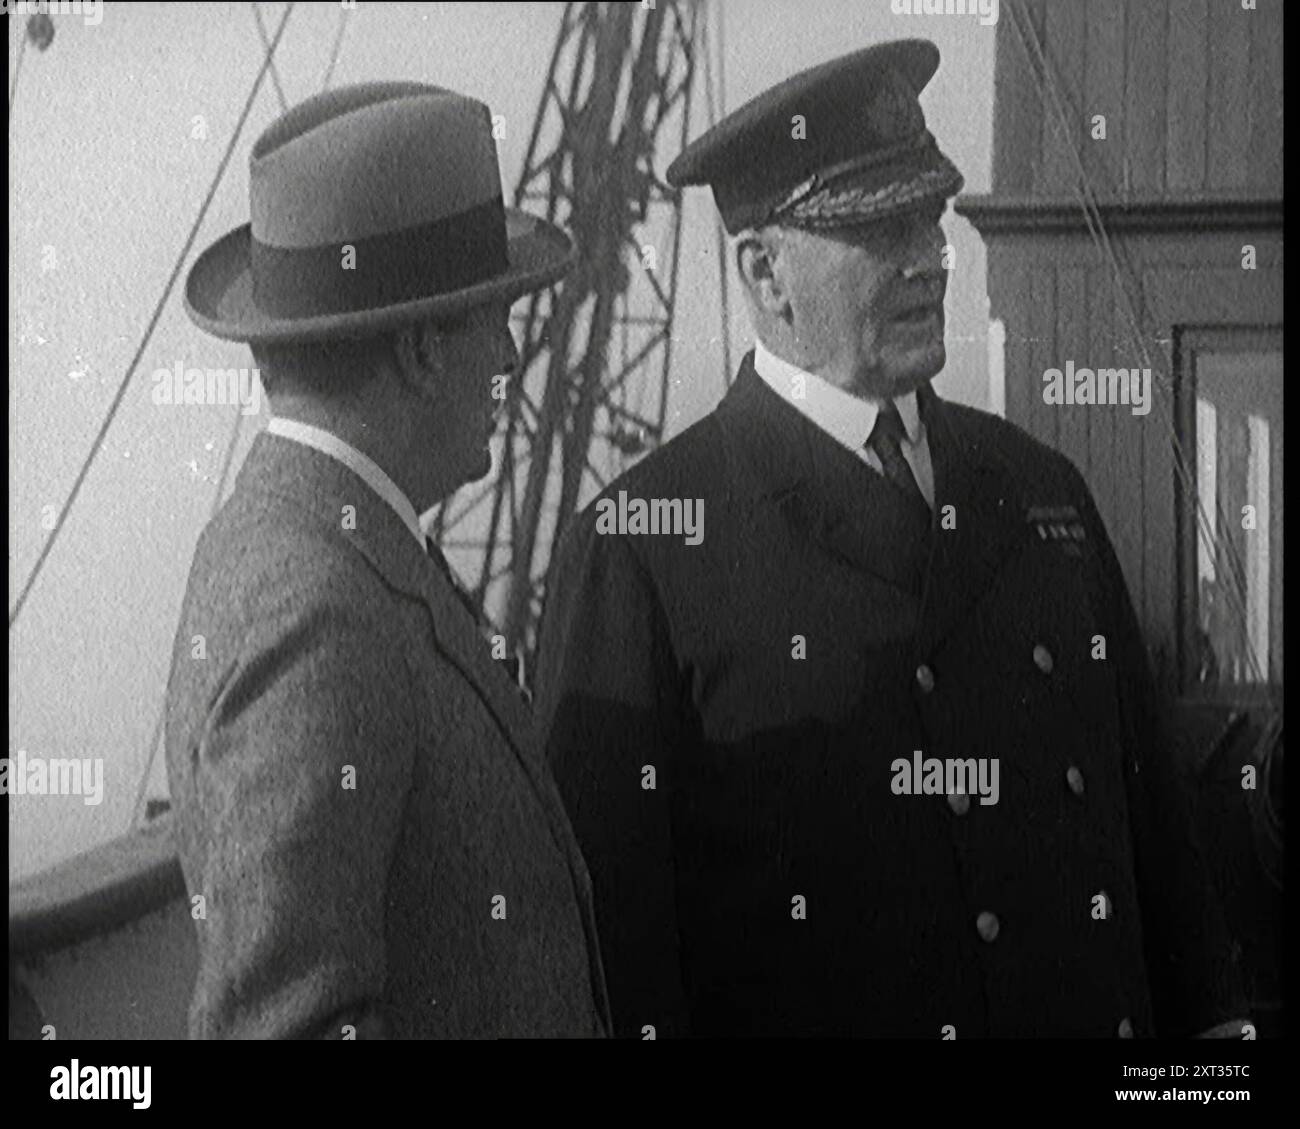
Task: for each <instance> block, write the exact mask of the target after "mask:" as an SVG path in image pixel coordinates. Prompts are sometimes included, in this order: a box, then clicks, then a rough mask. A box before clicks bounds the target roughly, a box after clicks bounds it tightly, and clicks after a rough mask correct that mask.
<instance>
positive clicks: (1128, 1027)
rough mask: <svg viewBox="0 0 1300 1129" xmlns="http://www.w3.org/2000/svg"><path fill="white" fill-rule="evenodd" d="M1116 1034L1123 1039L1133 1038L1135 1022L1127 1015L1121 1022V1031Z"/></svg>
mask: <svg viewBox="0 0 1300 1129" xmlns="http://www.w3.org/2000/svg"><path fill="white" fill-rule="evenodd" d="M1116 1034H1117V1035H1118V1036H1119V1037H1120V1038H1121V1039H1131V1038H1133V1021H1132V1020H1131V1019H1129V1017H1128V1016H1127V1015H1126V1016H1125V1017H1124V1018H1123V1019H1121V1020H1120V1021H1119V1029H1118V1030H1117V1031H1116Z"/></svg>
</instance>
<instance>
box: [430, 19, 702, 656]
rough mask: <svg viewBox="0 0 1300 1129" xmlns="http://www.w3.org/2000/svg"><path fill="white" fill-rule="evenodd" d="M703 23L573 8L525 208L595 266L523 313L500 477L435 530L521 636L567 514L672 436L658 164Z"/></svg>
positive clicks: (665, 206) (671, 240)
mask: <svg viewBox="0 0 1300 1129" xmlns="http://www.w3.org/2000/svg"><path fill="white" fill-rule="evenodd" d="M704 34H705V27H704V11H703V8H702V5H700V4H699V3H698V2H696V0H659V2H658V3H656V4H654V5H653V6H649V5H646V6H643V5H639V4H598V3H584V4H569V5H567V7H566V8H565V11H564V15H563V18H562V20H561V24H560V30H559V34H558V36H557V38H556V43H555V49H554V51H553V53H552V56H551V62H550V66H549V69H548V72H547V77H546V84H545V87H544V89H543V92H542V97H541V101H540V104H539V107H538V112H537V115H536V118H535V119H534V123H533V130H532V135H531V140H530V142H529V146H528V152H527V157H526V158H525V161H524V168H523V172H522V174H521V175H520V178H519V182H518V184H517V186H516V189H515V203H516V204H517V205H519V206H529V207H530V208H531V209H532V210H535V211H544V213H545V215H546V216H547V217H548V218H550V219H552V220H554V221H556V222H558V223H560V224H561V225H562V226H564V227H565V228H566V229H567V230H569V231H570V232H571V233H572V234H573V236H574V239H575V240H576V242H577V245H578V248H579V263H578V265H577V266H576V267H575V268H574V270H573V271H572V273H570V274H569V275H568V276H567V277H566V279H565V280H564V282H563V284H562V285H561V286H560V287H559V288H558V290H556V291H552V292H551V293H549V294H546V295H538V296H536V297H534V298H532V299H531V300H530V301H529V304H528V306H527V310H526V312H525V313H524V315H523V317H522V319H521V322H520V324H521V327H522V328H521V332H520V333H519V339H520V352H521V365H520V376H519V378H518V379H516V380H515V381H512V387H511V393H510V399H509V400H508V401H507V405H506V411H505V415H506V422H505V436H504V448H503V450H502V451H501V452H500V454H499V458H498V468H497V473H496V476H495V478H494V479H492V480H491V481H490V482H485V483H481V484H478V485H477V486H475V487H469V488H467V489H465V490H463V491H461V492H460V493H459V494H457V495H456V496H455V497H454V498H452V499H451V500H449V502H448V503H447V504H446V505H444V506H443V507H442V509H441V510H440V512H439V513H438V515H437V517H436V519H435V522H434V525H433V529H432V533H433V535H434V536H435V537H436V538H437V539H438V541H439V543H440V544H442V545H444V546H445V547H446V549H447V551H448V556H449V557H450V558H451V559H452V561H453V563H454V564H455V565H456V567H457V569H458V571H459V572H460V573H461V575H462V576H466V577H467V580H468V581H469V583H470V584H471V585H472V587H473V589H474V594H475V596H476V597H477V599H478V600H479V601H480V602H481V603H482V604H483V605H484V607H485V608H487V609H488V611H489V612H490V613H491V614H492V616H493V618H494V620H495V621H496V623H497V624H498V625H499V626H500V627H501V629H502V631H503V633H504V634H505V636H506V638H507V640H508V641H509V643H510V645H511V646H512V647H514V646H516V645H518V644H522V645H523V647H524V648H525V649H526V650H528V651H529V652H531V651H532V649H533V647H534V645H535V642H536V638H535V636H536V627H537V621H538V617H539V616H540V612H541V599H542V594H543V593H544V591H545V581H546V576H547V573H548V571H549V567H550V563H551V549H552V547H553V546H554V545H556V544H558V541H559V538H560V536H561V534H562V533H563V531H564V528H565V526H566V523H567V521H568V519H569V518H570V517H571V516H572V515H573V513H574V512H575V511H576V509H577V508H579V507H580V506H581V505H584V504H586V502H587V501H588V500H589V499H590V497H591V496H592V495H594V494H595V493H596V492H597V491H598V490H600V489H602V488H603V487H604V486H606V485H608V483H609V482H610V481H612V480H613V478H615V477H616V476H617V475H618V474H619V473H620V472H621V471H622V470H623V469H625V467H626V466H627V465H628V464H629V463H630V461H631V460H633V459H635V458H636V457H637V456H639V455H641V454H643V453H644V452H645V451H647V450H648V449H650V448H651V447H653V446H654V445H655V444H657V443H658V442H659V441H660V440H661V439H662V437H663V431H664V417H665V410H666V406H667V399H668V376H669V369H670V362H671V344H672V337H671V331H672V326H673V315H674V309H675V301H676V288H677V274H678V252H679V248H680V246H681V235H682V213H681V202H680V197H679V195H678V193H677V192H676V191H675V190H673V189H671V188H670V187H668V185H666V184H665V183H664V182H663V181H662V180H660V179H659V177H658V176H657V175H656V172H655V170H654V167H653V159H654V154H655V153H656V151H659V150H662V151H664V152H667V153H670V154H671V153H676V152H678V151H679V150H680V149H681V147H682V146H683V145H684V144H685V142H686V139H687V136H688V134H689V130H690V109H691V102H692V91H693V89H694V86H695V82H696V74H697V61H698V59H699V57H700V56H701V55H702V54H704V52H705V50H706V47H705V45H704V42H703V39H704ZM697 48H698V50H697ZM544 139H553V140H550V141H545V140H544ZM557 464H558V465H557ZM557 472H558V473H557ZM467 555H468V556H469V558H470V560H471V561H472V571H471V572H468V573H467V570H466V567H465V562H466V559H467Z"/></svg>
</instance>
